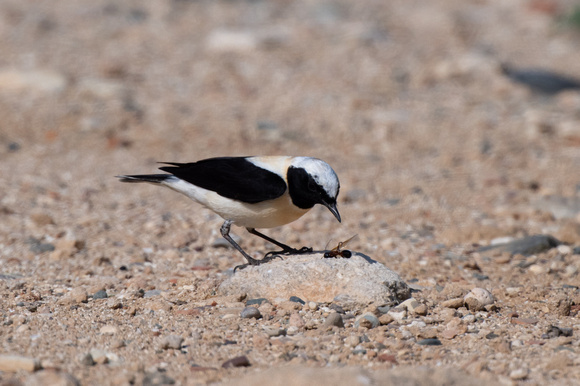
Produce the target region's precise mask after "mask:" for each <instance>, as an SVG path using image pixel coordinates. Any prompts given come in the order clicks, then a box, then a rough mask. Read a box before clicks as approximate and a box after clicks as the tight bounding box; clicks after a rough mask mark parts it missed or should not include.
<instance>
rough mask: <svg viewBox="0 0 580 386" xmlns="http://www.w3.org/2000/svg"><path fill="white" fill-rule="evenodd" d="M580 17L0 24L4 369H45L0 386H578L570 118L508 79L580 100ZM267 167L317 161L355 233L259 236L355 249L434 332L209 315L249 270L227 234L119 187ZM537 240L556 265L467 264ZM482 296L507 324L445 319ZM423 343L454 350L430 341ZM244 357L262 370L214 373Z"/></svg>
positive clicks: (579, 156) (356, 9)
mask: <svg viewBox="0 0 580 386" xmlns="http://www.w3.org/2000/svg"><path fill="white" fill-rule="evenodd" d="M573 6H574V2H571V1H564V0H562V1H558V0H553V1H549V0H546V1H542V0H531V1H523V0H522V1H510V2H506V3H505V4H504V3H501V4H500V3H498V2H488V1H472V2H465V1H452V0H449V1H414V2H407V1H391V2H383V1H372V0H368V1H367V0H365V1H357V2H349V1H315V0H311V1H308V0H305V1H296V2H289V1H282V0H275V1H260V0H256V1H250V0H248V1H186V0H173V1H165V2H142V1H137V0H135V1H123V2H113V1H100V0H95V1H90V2H89V1H50V2H49V1H45V2H37V1H27V0H6V1H2V2H1V3H0V52H1V53H2V54H1V55H0V117H1V119H0V165H1V166H0V354H2V353H3V354H10V355H19V356H22V357H24V358H25V359H26V358H28V359H29V360H33V359H34V360H36V361H37V362H36V364H35V366H36V367H42V368H44V369H49V370H44V371H38V370H37V371H36V372H32V371H29V370H27V367H26V366H27V365H24V366H23V368H21V369H20V370H18V369H17V368H15V367H12V370H18V371H16V372H13V371H11V369H10V368H8V369H6V368H5V369H4V371H2V370H0V383H2V384H19V382H29V383H30V382H40V384H42V383H44V384H48V383H51V382H52V381H51V382H49V379H50V378H49V377H51V376H53V377H60V379H61V380H63V379H64V377H66V376H69V377H74V378H75V379H77V380H78V381H80V382H81V383H82V384H119V385H120V384H129V383H135V384H140V383H142V384H163V382H171V381H173V382H175V383H177V384H197V383H202V384H203V383H208V382H217V381H228V380H236V379H239V378H240V377H241V376H248V377H250V378H251V377H252V376H259V374H260V373H261V372H262V371H266V370H268V371H272V370H276V369H281V370H280V371H282V370H283V369H284V368H285V366H286V365H287V364H291V365H296V366H306V367H309V368H317V367H327V368H330V369H333V370H335V371H336V372H337V373H340V371H342V370H343V367H344V366H355V367H357V368H360V369H362V370H364V371H375V370H385V369H390V368H395V369H397V368H399V367H401V368H404V369H407V370H406V372H407V373H408V374H409V376H412V375H413V374H414V373H415V372H414V370H413V369H414V368H416V367H418V366H427V367H430V368H439V367H445V368H452V369H457V370H458V371H460V372H461V374H463V376H462V377H459V378H458V379H460V380H463V381H464V382H465V383H467V382H469V380H470V379H482V380H484V381H485V382H494V383H495V382H502V383H504V384H511V383H515V384H517V383H522V384H538V385H540V384H548V383H550V384H578V383H579V381H578V380H577V379H579V378H578V377H579V376H580V373H579V370H578V368H579V367H578V365H580V341H578V334H579V333H578V328H579V327H580V323H579V322H578V317H577V312H578V308H577V306H578V305H580V293H579V291H578V285H580V280H579V274H578V271H579V270H580V254H575V250H574V247H575V246H578V245H580V224H579V221H580V217H579V216H578V213H579V212H580V197H579V196H578V186H579V185H578V184H579V183H580V179H579V178H578V166H579V164H580V150H579V149H580V147H579V146H580V95H579V93H578V92H575V91H566V92H563V93H560V94H558V95H552V96H546V95H538V94H537V93H534V92H532V91H530V90H529V89H527V88H526V87H525V86H522V85H519V84H515V83H513V82H512V81H511V80H509V79H508V78H506V77H505V76H504V75H503V74H502V72H501V70H500V65H501V64H502V63H508V64H511V65H513V66H516V67H518V68H543V69H548V70H551V71H556V72H559V73H563V74H566V75H569V76H574V77H576V78H580V67H579V66H578V63H580V49H579V48H580V47H579V41H580V40H579V36H580V35H579V34H580V32H579V31H578V30H577V29H574V27H573V26H569V25H566V24H565V23H563V22H561V20H562V18H561V15H565V14H569V13H570V12H571V10H572V9H573ZM258 154H260V155H261V154H271V155H310V156H316V157H318V158H321V159H324V160H326V161H327V162H328V163H329V164H331V165H332V166H333V168H334V169H335V170H336V171H337V173H338V175H339V177H340V180H341V194H340V197H339V208H340V210H341V214H342V218H343V223H342V224H338V223H336V221H335V220H334V218H333V217H332V215H331V214H330V213H329V212H328V211H327V210H325V209H324V208H316V209H314V210H312V211H311V212H310V213H309V214H308V215H306V216H304V217H303V218H301V219H300V220H298V221H296V222H295V223H293V224H290V225H288V226H285V227H281V228H277V229H272V230H268V231H267V232H268V234H270V235H272V236H273V237H275V238H279V239H280V240H283V241H285V242H287V243H289V244H293V245H294V244H296V245H299V246H301V245H311V246H314V247H315V248H320V249H322V248H324V247H325V246H327V245H331V246H333V245H335V244H336V243H337V242H338V241H340V240H346V239H347V238H349V237H350V236H352V235H354V234H358V236H357V237H356V238H355V239H354V240H353V241H352V242H351V244H349V247H350V248H352V249H356V250H358V251H360V252H362V253H364V254H366V255H369V256H372V257H373V258H374V259H376V260H378V261H380V262H382V263H384V264H386V265H387V266H388V267H389V268H391V269H393V270H394V271H396V272H398V273H399V274H400V275H401V277H402V278H403V279H404V280H405V281H407V282H409V283H413V284H414V285H415V286H416V288H418V289H421V291H417V292H415V293H414V295H413V296H414V298H415V299H417V300H418V301H419V302H420V303H421V304H424V305H425V306H426V307H427V314H426V315H419V314H417V315H412V314H411V313H409V315H408V316H407V317H406V318H404V319H401V320H398V321H397V320H395V321H392V320H388V318H385V317H383V319H382V320H381V323H382V325H381V326H378V327H375V328H367V327H363V326H360V327H355V325H354V321H355V319H356V317H357V316H359V315H361V314H363V313H365V312H374V313H375V314H376V315H377V316H381V315H380V313H381V312H380V311H379V310H377V307H378V306H381V305H377V304H375V305H364V306H360V307H359V308H354V309H350V310H345V312H346V314H344V315H345V316H344V319H345V325H346V327H345V328H340V327H332V328H329V329H324V328H322V323H323V321H324V320H325V318H327V317H328V315H329V314H330V312H331V311H332V308H330V307H331V306H332V304H316V305H312V306H310V305H309V302H308V301H309V299H303V300H305V301H306V304H305V305H304V306H302V305H297V304H298V303H292V302H288V301H286V302H282V303H276V302H275V301H274V299H268V301H269V303H268V302H266V303H263V304H262V305H261V306H260V312H261V315H262V318H260V319H242V318H240V312H241V310H242V309H243V308H244V306H245V305H246V302H247V300H249V299H246V298H244V294H237V295H232V296H229V297H216V295H215V290H216V288H217V286H218V285H219V283H220V282H221V281H222V280H224V278H226V277H227V276H228V275H230V274H231V268H233V267H234V266H235V265H238V264H240V263H242V258H241V256H239V255H238V254H237V253H236V252H235V251H233V250H232V249H226V248H223V247H221V246H220V245H221V244H220V242H219V239H220V237H219V227H220V225H221V220H220V219H219V218H218V217H217V216H216V215H213V214H212V213H210V212H209V211H207V210H205V209H203V208H201V207H200V206H198V205H196V204H194V203H192V202H191V201H189V200H187V199H186V198H185V197H182V196H179V195H178V194H176V193H174V192H171V191H169V190H162V189H159V188H155V187H150V186H143V185H139V186H137V185H130V186H129V185H123V184H120V183H118V182H117V180H116V179H115V178H114V176H115V175H118V174H131V173H154V172H155V170H156V167H157V165H156V163H155V162H156V161H175V162H188V161H195V160H198V159H203V158H206V157H212V156H222V155H258ZM234 233H236V234H237V235H238V236H240V238H241V241H240V242H241V243H242V245H243V247H244V248H246V250H249V251H253V252H256V253H257V256H260V254H258V252H259V251H263V250H267V247H268V246H266V245H265V244H264V243H263V242H262V241H261V240H259V239H256V238H255V237H252V236H250V235H248V234H247V233H246V232H245V231H244V230H243V229H240V228H237V229H234ZM534 234H549V235H552V236H554V237H556V238H557V239H558V240H560V241H562V242H564V243H565V244H564V245H562V246H560V247H558V248H552V249H550V250H548V251H546V252H542V253H539V254H532V255H530V256H523V255H515V256H512V255H509V254H507V255H506V254H499V255H493V254H492V255H484V254H480V253H477V252H476V251H477V248H478V247H479V246H483V245H488V244H490V243H491V242H492V241H493V240H494V239H497V238H499V237H512V238H521V237H524V236H527V235H534ZM576 252H577V251H576ZM272 264H275V262H273V263H272ZM476 287H482V288H485V289H487V290H489V291H491V293H492V294H493V295H494V298H495V303H494V307H489V308H488V309H484V310H482V311H473V310H468V309H467V308H465V307H459V308H458V309H456V310H455V309H453V308H449V307H445V306H443V302H444V301H446V300H449V299H455V298H460V297H462V296H463V295H465V294H466V293H467V292H468V291H470V290H471V289H473V288H476ZM101 290H104V291H105V292H106V294H107V296H108V298H106V299H98V297H99V296H98V295H96V294H98V293H99V291H101ZM100 294H102V292H100ZM551 326H555V327H557V328H562V329H564V330H562V331H564V332H566V333H565V334H560V333H556V334H555V335H554V334H552V335H550V334H548V332H549V331H555V330H553V329H552V330H550V329H551ZM291 327H294V328H293V329H292V332H293V335H291V334H288V335H287V336H282V337H276V336H273V335H276V334H277V333H276V331H277V330H276V329H282V330H284V332H288V330H289V329H290V328H291ZM570 328H571V329H572V336H565V335H569V334H568V332H569V330H566V329H570ZM273 331H274V332H273ZM449 331H451V332H449ZM454 332H455V334H454ZM172 335H175V336H177V337H178V338H171V337H170V336H172ZM558 335H561V336H558ZM179 337H181V338H182V339H183V341H182V342H180V341H179V339H180V338H179ZM430 338H438V339H439V340H440V342H441V343H442V344H441V345H439V346H424V345H419V344H417V342H419V341H421V340H422V339H430ZM172 339H173V342H175V339H177V340H178V342H177V343H175V344H174V345H175V346H176V347H177V348H175V349H172V348H171V345H172V344H170V343H171V341H172ZM168 342H169V343H168ZM89 354H90V355H89ZM238 356H246V358H247V360H248V361H249V364H250V366H248V367H243V366H242V367H229V368H224V367H222V364H223V363H224V362H226V361H227V360H229V359H232V358H235V357H238ZM23 360H24V359H23ZM24 361H25V362H26V360H24ZM0 362H1V360H0ZM94 362H96V363H94ZM26 363H28V362H26ZM29 364H30V363H29ZM0 367H1V363H0ZM33 367H34V366H33ZM50 369H53V370H54V369H56V370H58V371H57V372H56V373H54V372H50ZM454 377H455V375H454ZM456 378H457V377H455V378H453V379H456ZM68 379H69V381H70V382H72V381H71V379H72V378H68ZM282 379H287V378H282ZM344 379H347V378H344ZM450 379H451V378H450ZM428 381H429V380H428V379H426V380H423V381H422V382H428ZM37 384H38V383H37ZM421 384H422V383H421Z"/></svg>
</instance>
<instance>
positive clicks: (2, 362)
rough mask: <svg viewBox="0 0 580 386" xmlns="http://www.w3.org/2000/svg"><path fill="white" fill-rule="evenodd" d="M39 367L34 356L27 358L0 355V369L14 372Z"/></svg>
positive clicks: (38, 362)
mask: <svg viewBox="0 0 580 386" xmlns="http://www.w3.org/2000/svg"><path fill="white" fill-rule="evenodd" d="M38 369H40V361H39V360H38V359H35V358H27V357H23V356H19V355H5V354H2V355H0V371H7V372H16V371H20V370H24V371H30V372H33V371H36V370H38Z"/></svg>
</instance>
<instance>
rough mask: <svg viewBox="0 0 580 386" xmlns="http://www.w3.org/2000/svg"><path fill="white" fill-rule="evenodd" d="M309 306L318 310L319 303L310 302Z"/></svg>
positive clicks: (312, 309) (313, 309)
mask: <svg viewBox="0 0 580 386" xmlns="http://www.w3.org/2000/svg"><path fill="white" fill-rule="evenodd" d="M308 308H309V309H310V310H311V311H316V310H318V304H316V302H308Z"/></svg>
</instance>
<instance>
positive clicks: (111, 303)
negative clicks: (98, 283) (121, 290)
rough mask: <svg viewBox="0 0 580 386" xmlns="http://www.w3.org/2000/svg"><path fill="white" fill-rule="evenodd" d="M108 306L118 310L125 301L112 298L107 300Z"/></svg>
mask: <svg viewBox="0 0 580 386" xmlns="http://www.w3.org/2000/svg"><path fill="white" fill-rule="evenodd" d="M107 307H109V308H110V309H112V310H118V309H120V308H123V303H122V302H121V301H120V300H119V299H115V298H110V299H108V300H107Z"/></svg>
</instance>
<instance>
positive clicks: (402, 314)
mask: <svg viewBox="0 0 580 386" xmlns="http://www.w3.org/2000/svg"><path fill="white" fill-rule="evenodd" d="M387 315H389V316H390V317H391V318H393V320H395V321H397V322H398V323H401V322H402V321H403V319H405V318H406V317H407V309H406V308H405V307H401V306H398V307H395V308H391V309H390V310H389V312H387Z"/></svg>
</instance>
